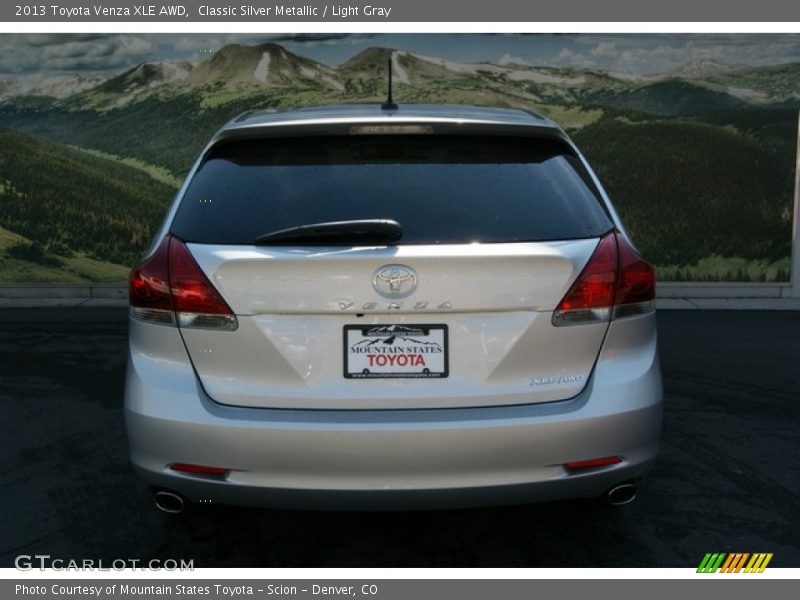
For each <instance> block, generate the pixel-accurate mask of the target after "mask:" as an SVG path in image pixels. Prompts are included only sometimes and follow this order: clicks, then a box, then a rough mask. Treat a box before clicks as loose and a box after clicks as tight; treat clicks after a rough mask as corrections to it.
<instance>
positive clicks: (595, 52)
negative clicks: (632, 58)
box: [591, 42, 618, 56]
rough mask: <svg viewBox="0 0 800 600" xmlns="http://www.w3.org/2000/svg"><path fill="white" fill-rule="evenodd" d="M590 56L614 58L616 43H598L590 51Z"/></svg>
mask: <svg viewBox="0 0 800 600" xmlns="http://www.w3.org/2000/svg"><path fill="white" fill-rule="evenodd" d="M591 54H592V56H616V55H617V54H618V52H617V43H616V42H599V43H598V44H597V46H595V47H594V48H592V50H591Z"/></svg>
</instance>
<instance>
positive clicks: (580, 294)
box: [553, 231, 655, 326]
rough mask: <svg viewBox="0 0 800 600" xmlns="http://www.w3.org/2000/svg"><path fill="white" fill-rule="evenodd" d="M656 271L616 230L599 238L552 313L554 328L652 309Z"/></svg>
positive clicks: (640, 312)
mask: <svg viewBox="0 0 800 600" xmlns="http://www.w3.org/2000/svg"><path fill="white" fill-rule="evenodd" d="M654 299H655V272H654V271H653V267H651V266H650V265H649V264H648V263H647V262H645V260H644V259H642V257H641V256H639V255H638V254H637V253H636V251H635V250H634V249H633V248H632V247H631V246H630V244H629V243H628V242H627V240H626V239H625V238H624V237H623V236H622V235H620V234H619V233H618V232H616V231H611V232H609V233H607V234H606V235H604V236H603V237H602V238H600V242H599V243H598V244H597V247H596V248H595V250H594V253H593V254H592V256H591V258H590V259H589V262H588V263H586V266H585V267H584V268H583V271H581V274H580V275H578V278H577V279H576V280H575V282H574V283H573V284H572V286H571V287H570V288H569V291H568V292H567V293H566V295H565V296H564V298H563V299H562V300H561V302H559V304H558V306H557V307H556V310H555V311H554V312H553V325H556V326H561V325H574V324H579V323H597V322H602V321H608V320H609V319H612V318H622V317H628V316H632V315H638V314H643V313H646V312H650V311H652V310H653V306H654Z"/></svg>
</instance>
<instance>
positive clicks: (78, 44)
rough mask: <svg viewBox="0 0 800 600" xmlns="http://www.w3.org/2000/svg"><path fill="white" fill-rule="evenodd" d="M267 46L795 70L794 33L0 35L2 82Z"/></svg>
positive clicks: (330, 58)
mask: <svg viewBox="0 0 800 600" xmlns="http://www.w3.org/2000/svg"><path fill="white" fill-rule="evenodd" d="M266 41H274V42H277V43H280V44H283V45H285V46H286V47H287V48H288V49H289V50H291V51H292V52H295V53H296V54H300V55H301V56H306V57H308V58H312V59H314V60H317V61H320V62H323V63H325V64H328V65H331V66H335V65H338V64H340V63H341V62H344V61H345V60H347V59H348V58H350V57H351V56H353V55H355V54H357V53H358V52H360V51H362V50H364V49H366V48H368V47H370V46H386V47H392V48H398V49H404V50H409V51H412V52H417V53H420V54H427V55H432V56H437V57H441V58H445V59H448V60H454V61H460V62H492V63H500V64H504V63H507V62H516V63H520V64H532V65H542V66H558V67H564V66H575V67H581V68H592V69H605V70H611V71H619V72H628V73H636V74H655V73H663V72H665V71H669V70H672V69H675V68H677V67H679V66H682V65H684V64H686V63H690V62H694V61H697V60H705V59H710V60H715V61H719V62H724V63H730V64H744V65H767V64H778V63H786V62H800V34H525V35H509V34H496V35H492V34H399V33H389V34H377V35H367V34H294V35H287V34H277V35H269V34H139V33H136V34H0V77H2V78H5V79H14V78H20V79H45V78H49V77H53V76H57V75H65V74H72V73H79V74H82V75H91V76H99V75H102V76H108V75H112V74H115V73H117V72H121V71H123V70H126V69H128V68H131V67H133V66H135V65H137V64H139V63H141V62H147V61H153V60H189V61H199V60H202V59H204V58H208V56H209V54H208V51H209V50H212V51H213V50H216V49H218V48H220V47H222V46H223V45H225V44H228V43H244V44H255V43H259V42H266Z"/></svg>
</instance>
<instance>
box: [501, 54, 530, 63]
mask: <svg viewBox="0 0 800 600" xmlns="http://www.w3.org/2000/svg"><path fill="white" fill-rule="evenodd" d="M497 64H499V65H503V66H506V65H530V64H531V63H529V62H528V61H527V60H525V59H524V58H522V57H521V56H513V55H511V54H507V53H506V54H503V56H501V57H500V60H498V61H497Z"/></svg>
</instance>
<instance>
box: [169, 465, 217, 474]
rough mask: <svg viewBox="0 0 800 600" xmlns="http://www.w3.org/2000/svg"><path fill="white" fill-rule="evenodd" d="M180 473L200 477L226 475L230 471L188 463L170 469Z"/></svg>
mask: <svg viewBox="0 0 800 600" xmlns="http://www.w3.org/2000/svg"><path fill="white" fill-rule="evenodd" d="M170 469H172V470H173V471H178V472H180V473H197V474H199V475H225V473H227V472H228V469H225V468H223V467H207V466H205V465H192V464H188V463H175V464H174V465H172V466H171V467H170Z"/></svg>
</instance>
